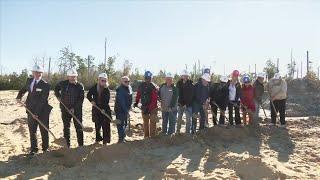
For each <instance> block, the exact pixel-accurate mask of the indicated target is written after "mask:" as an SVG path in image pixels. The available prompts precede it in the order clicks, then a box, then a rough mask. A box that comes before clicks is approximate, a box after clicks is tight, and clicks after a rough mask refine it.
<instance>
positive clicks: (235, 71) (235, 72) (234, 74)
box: [232, 70, 240, 77]
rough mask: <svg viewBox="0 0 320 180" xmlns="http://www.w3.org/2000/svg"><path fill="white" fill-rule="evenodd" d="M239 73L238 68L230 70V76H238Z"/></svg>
mask: <svg viewBox="0 0 320 180" xmlns="http://www.w3.org/2000/svg"><path fill="white" fill-rule="evenodd" d="M239 75H240V72H239V71H238V70H234V71H233V72H232V76H233V77H239Z"/></svg>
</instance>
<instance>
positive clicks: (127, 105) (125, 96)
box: [114, 76, 132, 143]
mask: <svg viewBox="0 0 320 180" xmlns="http://www.w3.org/2000/svg"><path fill="white" fill-rule="evenodd" d="M131 105H132V87H131V86H130V78H129V77H128V76H123V77H122V78H121V84H120V86H119V87H118V88H117V89H116V101H115V105H114V111H115V113H116V118H117V119H119V120H120V124H117V129H118V138H119V139H118V143H124V142H126V139H125V137H126V134H125V130H126V128H127V126H130V123H128V119H129V118H130V115H129V111H130V109H131ZM129 128H130V127H129Z"/></svg>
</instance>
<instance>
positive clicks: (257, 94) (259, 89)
mask: <svg viewBox="0 0 320 180" xmlns="http://www.w3.org/2000/svg"><path fill="white" fill-rule="evenodd" d="M253 87H254V99H255V100H256V101H258V102H259V103H262V96H263V93H264V85H263V84H261V83H260V82H259V81H258V80H256V81H255V82H254V84H253Z"/></svg>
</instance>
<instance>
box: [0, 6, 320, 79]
mask: <svg viewBox="0 0 320 180" xmlns="http://www.w3.org/2000/svg"><path fill="white" fill-rule="evenodd" d="M0 2H1V3H0V17H1V18H0V31H1V32H0V39H1V40H0V66H1V70H2V73H11V72H13V71H15V72H20V71H21V70H22V69H24V68H27V69H30V68H31V66H32V64H33V58H35V57H43V56H45V57H51V58H52V60H53V62H54V63H55V64H57V59H58V58H59V56H60V54H59V50H60V49H62V48H63V47H66V46H70V47H71V48H72V50H73V51H74V52H75V53H76V54H78V55H80V56H82V57H86V56H88V55H93V56H94V57H95V64H99V63H101V62H103V61H104V40H105V38H107V56H114V55H116V56H117V61H116V68H121V66H122V64H123V61H124V60H125V59H128V60H129V61H130V62H131V63H132V64H133V68H138V69H140V71H141V72H142V71H144V70H151V71H152V72H155V73H156V72H158V71H159V70H160V69H165V70H166V71H167V72H172V73H180V72H181V71H182V70H183V69H184V68H185V67H186V64H187V65H188V70H191V68H192V64H194V62H196V61H198V60H200V62H201V64H202V66H203V67H208V68H211V71H212V72H213V73H215V74H229V73H230V72H231V71H232V70H234V69H238V70H240V71H241V72H248V71H249V67H250V70H251V72H254V66H255V64H256V66H257V71H258V72H259V71H262V69H263V67H264V66H265V62H266V60H267V59H269V58H270V59H271V60H273V61H274V62H276V60H277V58H279V62H280V64H279V67H280V70H281V73H282V74H285V73H287V68H286V67H287V64H288V63H290V59H291V51H292V54H293V58H294V59H295V60H296V61H297V63H298V64H299V66H300V63H301V61H303V73H305V71H306V62H305V61H306V51H307V50H308V51H309V57H310V60H311V61H312V62H313V68H314V70H316V68H317V67H318V66H319V65H320V1H316V0H314V1H232V0H229V1H89V0H87V1H84V0H82V1H72V0H71V1H62V0H54V1H40V0H38V1H30V0H25V1H22V0H20V1H15V0H0Z"/></svg>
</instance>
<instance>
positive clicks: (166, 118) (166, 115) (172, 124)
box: [162, 111, 177, 135]
mask: <svg viewBox="0 0 320 180" xmlns="http://www.w3.org/2000/svg"><path fill="white" fill-rule="evenodd" d="M176 121H177V111H171V112H165V111H163V112H162V133H164V134H168V135H171V134H173V133H175V131H176ZM168 123H169V128H168Z"/></svg>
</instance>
